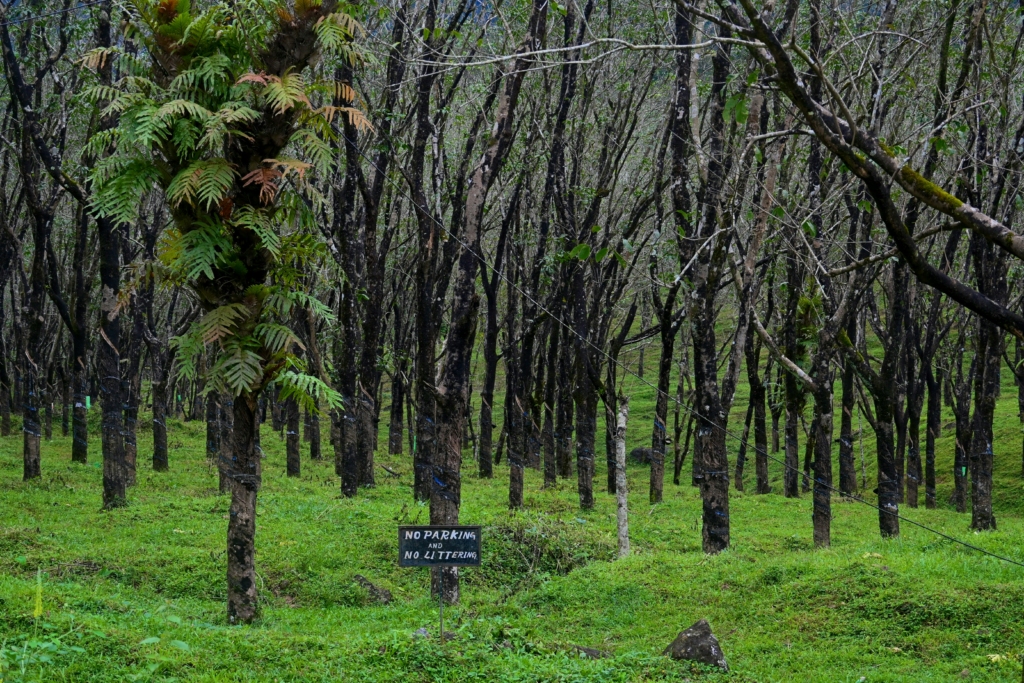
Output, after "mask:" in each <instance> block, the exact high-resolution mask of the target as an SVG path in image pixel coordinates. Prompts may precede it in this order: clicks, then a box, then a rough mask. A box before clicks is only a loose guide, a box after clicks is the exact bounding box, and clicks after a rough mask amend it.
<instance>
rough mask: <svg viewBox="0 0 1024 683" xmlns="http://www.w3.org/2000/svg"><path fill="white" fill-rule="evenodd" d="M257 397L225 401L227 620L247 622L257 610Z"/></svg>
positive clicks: (246, 396)
mask: <svg viewBox="0 0 1024 683" xmlns="http://www.w3.org/2000/svg"><path fill="white" fill-rule="evenodd" d="M256 402H257V396H255V395H253V394H242V395H241V396H238V397H236V398H235V399H234V401H228V405H231V406H232V408H233V412H232V418H233V419H232V423H233V429H232V435H233V439H232V444H231V453H232V455H231V459H230V461H229V462H228V464H227V467H226V470H227V472H226V477H227V480H228V482H229V486H230V488H231V511H230V513H229V517H228V520H229V521H228V551H227V557H228V575H227V578H228V621H229V622H230V623H232V624H237V623H249V622H251V621H252V620H253V619H255V618H256V615H257V611H258V607H259V605H258V602H257V597H258V596H257V592H256V564H255V555H256V548H255V544H256V494H257V493H258V492H259V488H260V481H261V473H260V457H259V451H258V449H257V448H256V439H255V432H256Z"/></svg>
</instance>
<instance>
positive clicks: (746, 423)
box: [733, 401, 754, 491]
mask: <svg viewBox="0 0 1024 683" xmlns="http://www.w3.org/2000/svg"><path fill="white" fill-rule="evenodd" d="M753 417H754V402H753V401H750V402H749V403H748V404H747V415H746V417H745V418H743V435H742V436H741V437H740V450H739V453H737V454H736V470H735V472H734V473H733V477H734V481H735V483H734V486H735V487H736V490H737V491H742V490H743V468H744V465H745V464H746V461H747V438H748V437H749V436H750V422H751V420H753Z"/></svg>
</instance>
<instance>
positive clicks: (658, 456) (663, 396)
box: [650, 285, 678, 504]
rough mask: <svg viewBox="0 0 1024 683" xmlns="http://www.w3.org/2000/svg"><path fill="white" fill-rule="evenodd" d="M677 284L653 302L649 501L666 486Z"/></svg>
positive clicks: (659, 496)
mask: <svg viewBox="0 0 1024 683" xmlns="http://www.w3.org/2000/svg"><path fill="white" fill-rule="evenodd" d="M677 291H678V285H677V286H676V287H673V288H672V289H671V291H670V292H669V294H668V296H667V297H666V298H665V301H664V302H661V297H660V296H657V293H655V296H656V303H659V304H662V305H661V306H660V307H659V310H658V318H659V321H660V323H661V355H660V356H659V358H658V392H657V394H656V395H655V401H654V428H653V432H652V433H651V482H650V489H651V490H650V498H651V503H652V504H653V503H660V502H661V499H662V492H663V490H664V486H665V451H666V450H667V449H666V441H667V436H668V435H667V433H666V425H667V424H668V396H669V394H668V392H669V391H670V388H671V386H670V383H671V381H672V355H673V353H674V351H675V342H676V332H677V331H678V323H674V322H673V319H672V318H673V316H674V314H675V310H674V309H675V302H676V292H677Z"/></svg>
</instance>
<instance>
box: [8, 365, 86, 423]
mask: <svg viewBox="0 0 1024 683" xmlns="http://www.w3.org/2000/svg"><path fill="white" fill-rule="evenodd" d="M60 403H61V406H60V435H61V436H64V437H66V436H67V435H68V434H69V433H70V432H71V382H69V381H68V378H67V376H66V375H65V374H64V373H63V372H62V373H61V396H60ZM0 410H2V408H0Z"/></svg>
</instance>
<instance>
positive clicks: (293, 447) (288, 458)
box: [284, 398, 302, 477]
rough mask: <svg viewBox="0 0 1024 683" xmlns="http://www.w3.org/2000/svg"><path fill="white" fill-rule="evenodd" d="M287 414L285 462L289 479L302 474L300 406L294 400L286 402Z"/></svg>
mask: <svg viewBox="0 0 1024 683" xmlns="http://www.w3.org/2000/svg"><path fill="white" fill-rule="evenodd" d="M284 406H285V407H284V413H285V433H286V435H287V437H286V440H285V454H286V455H285V462H286V468H287V471H288V476H289V477H298V476H300V475H301V473H302V457H301V456H302V453H301V446H302V444H301V443H300V441H299V404H298V403H297V402H296V400H295V399H294V398H289V399H288V400H287V401H285V402H284Z"/></svg>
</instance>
